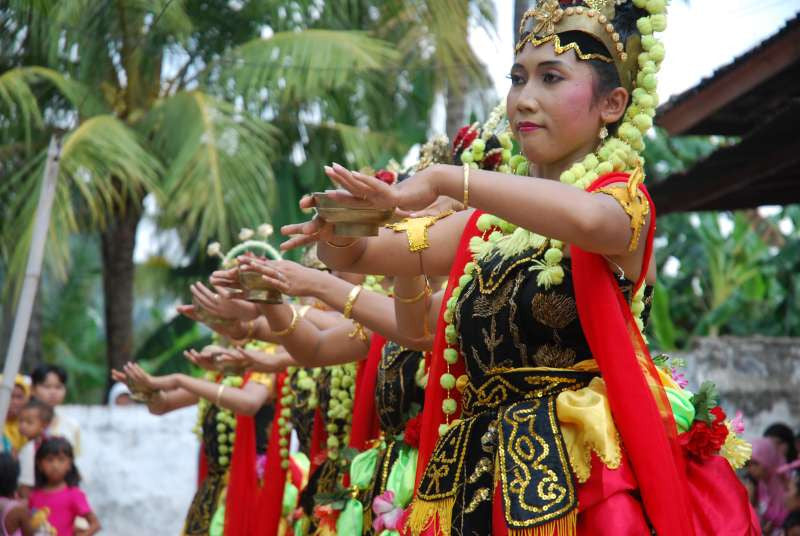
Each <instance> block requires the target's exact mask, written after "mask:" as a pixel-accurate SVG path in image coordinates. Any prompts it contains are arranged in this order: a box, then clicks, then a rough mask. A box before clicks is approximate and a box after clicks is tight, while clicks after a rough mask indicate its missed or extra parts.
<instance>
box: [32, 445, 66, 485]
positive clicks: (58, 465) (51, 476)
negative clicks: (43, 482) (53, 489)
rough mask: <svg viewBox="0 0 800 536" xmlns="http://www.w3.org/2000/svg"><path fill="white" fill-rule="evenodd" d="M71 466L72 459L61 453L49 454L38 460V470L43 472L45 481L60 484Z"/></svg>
mask: <svg viewBox="0 0 800 536" xmlns="http://www.w3.org/2000/svg"><path fill="white" fill-rule="evenodd" d="M71 468H72V459H70V457H69V456H67V455H66V454H63V453H60V452H59V453H58V454H50V455H49V456H45V457H44V458H43V459H42V460H40V461H39V470H40V471H41V472H42V473H43V474H44V476H45V478H46V479H47V482H49V483H51V484H60V483H61V482H63V481H64V478H65V477H66V476H67V473H68V472H69V470H70V469H71Z"/></svg>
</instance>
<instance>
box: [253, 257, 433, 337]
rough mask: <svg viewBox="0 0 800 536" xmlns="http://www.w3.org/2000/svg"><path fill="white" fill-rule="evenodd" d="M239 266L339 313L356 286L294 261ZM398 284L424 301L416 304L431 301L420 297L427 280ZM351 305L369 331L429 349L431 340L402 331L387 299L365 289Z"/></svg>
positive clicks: (403, 280)
mask: <svg viewBox="0 0 800 536" xmlns="http://www.w3.org/2000/svg"><path fill="white" fill-rule="evenodd" d="M240 266H241V269H242V270H253V271H256V272H258V273H260V274H261V275H262V277H263V278H264V280H265V281H266V282H267V283H268V284H270V285H271V286H273V287H274V288H276V289H278V290H280V291H281V292H282V293H284V294H288V295H290V296H314V297H315V298H317V299H318V300H320V301H322V302H324V303H326V304H328V305H329V306H330V307H332V308H333V309H335V310H337V311H340V312H344V308H345V306H346V304H347V303H348V301H349V297H350V293H351V292H352V291H353V288H354V286H355V285H353V284H352V283H349V282H347V281H345V280H343V279H341V278H339V277H336V276H334V275H331V274H328V273H326V272H321V271H319V270H314V269H312V268H306V267H304V266H302V265H299V264H297V263H294V262H291V261H259V260H257V259H252V258H249V259H242V264H241V265H240ZM397 285H400V288H401V292H407V293H408V294H411V293H412V292H413V294H414V296H418V295H419V296H421V297H422V299H421V300H419V301H418V302H416V303H417V305H418V304H419V303H422V302H425V301H426V300H427V298H428V296H426V295H421V294H420V291H424V289H425V287H424V278H421V277H419V276H417V277H413V278H403V277H399V278H397V279H396V280H395V286H397ZM351 305H352V308H351V311H350V317H351V318H353V319H354V320H355V321H356V322H359V323H360V324H362V325H363V326H365V327H366V328H368V329H369V330H370V331H374V332H377V333H380V334H381V335H383V336H384V337H386V338H388V339H391V340H393V341H395V342H397V343H398V344H401V345H403V346H406V347H408V348H413V349H419V350H427V349H429V348H430V342H431V341H430V340H428V339H425V338H424V337H421V336H420V337H415V336H409V335H408V334H407V333H406V331H405V330H403V329H400V327H399V326H398V323H397V319H396V317H395V311H394V307H395V305H394V303H393V301H392V299H391V298H389V297H388V296H385V295H383V294H380V293H377V292H372V291H369V290H366V289H362V290H361V291H360V292H359V294H358V296H357V299H356V300H355V301H353V303H352V304H351ZM423 305H424V303H423ZM309 312H310V311H309ZM289 322H291V317H290V320H289Z"/></svg>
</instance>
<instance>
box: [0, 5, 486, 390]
mask: <svg viewBox="0 0 800 536" xmlns="http://www.w3.org/2000/svg"><path fill="white" fill-rule="evenodd" d="M240 4H241V5H240V6H239V5H236V4H234V3H231V2H228V1H227V0H119V1H115V2H96V1H91V0H36V1H34V2H23V1H19V0H12V1H11V2H9V3H7V5H6V6H4V7H3V8H2V11H3V17H2V19H1V20H0V24H2V28H1V29H3V30H4V31H3V32H0V45H2V46H0V155H1V156H2V158H0V205H2V206H3V209H4V218H3V220H2V221H1V222H0V273H2V283H3V286H4V287H5V288H6V289H9V288H10V289H13V288H15V287H14V286H13V285H14V284H15V283H16V282H19V281H20V278H21V275H22V274H23V272H24V264H25V257H26V254H27V249H28V248H27V244H28V242H29V237H30V233H31V222H32V216H33V213H34V210H35V207H36V202H37V197H38V192H39V189H40V185H41V179H42V169H43V165H44V160H45V151H46V147H47V144H48V142H49V140H50V137H51V135H52V134H53V133H54V132H59V133H62V134H64V137H63V143H64V149H63V152H62V155H61V169H60V176H59V183H58V191H57V199H56V203H55V209H54V212H53V216H52V220H51V227H50V230H49V235H48V246H47V247H48V249H47V255H46V262H47V271H46V273H45V275H44V277H45V280H47V281H48V283H47V284H48V285H51V286H52V287H53V288H61V287H59V286H60V285H64V287H63V288H61V290H60V291H50V290H48V291H47V292H44V291H43V292H42V299H43V300H46V301H45V307H44V308H45V310H50V309H51V307H50V305H51V301H52V300H55V301H54V302H53V303H56V304H57V305H56V306H55V308H54V309H53V311H54V314H55V315H56V316H54V317H53V319H52V321H48V323H47V325H46V328H45V336H44V337H45V339H46V340H47V343H46V353H47V355H48V358H49V359H58V360H59V361H61V362H63V363H65V364H68V366H69V368H70V369H74V371H76V374H75V378H76V379H75V381H76V382H78V383H77V384H75V385H72V386H71V392H72V393H73V394H75V393H80V396H81V397H83V398H82V399H83V400H97V399H98V397H99V394H100V391H101V388H102V382H103V381H104V378H105V375H106V373H107V370H104V369H103V367H102V365H101V363H102V360H100V359H99V358H98V355H99V354H98V352H102V351H103V344H102V333H103V331H104V328H103V326H104V321H103V316H104V314H103V308H95V305H92V307H90V308H87V309H86V310H85V311H83V312H82V313H81V314H78V313H79V312H78V311H75V310H71V311H70V312H69V313H67V312H64V313H63V314H65V315H67V314H68V315H69V316H70V318H68V319H63V320H62V319H60V316H59V314H60V313H59V314H56V313H58V311H62V310H63V311H67V310H68V307H67V306H66V304H63V305H59V304H60V302H59V299H60V298H61V297H62V296H63V297H66V296H71V297H72V298H71V299H72V300H74V302H75V303H92V304H96V303H102V301H101V300H100V296H99V294H100V292H101V291H100V290H99V289H100V285H99V281H98V279H99V277H100V276H99V274H100V273H101V271H100V270H99V269H97V270H94V271H90V272H88V273H87V274H84V273H83V271H84V266H83V265H82V263H84V262H86V260H85V257H84V255H85V251H84V248H83V246H86V247H95V248H97V247H98V243H97V241H96V240H94V238H93V237H95V236H96V233H97V232H98V231H102V230H103V229H105V228H106V227H107V226H108V225H109V224H110V223H113V222H115V221H117V220H119V219H120V217H121V216H122V215H123V211H125V210H131V209H130V207H132V206H133V207H135V208H139V207H140V206H141V203H142V201H143V200H144V199H145V198H146V197H147V196H148V195H149V196H150V197H151V199H154V200H155V201H156V203H157V205H158V214H157V215H156V216H155V219H156V221H157V222H158V224H159V226H160V229H161V230H166V231H172V230H176V231H177V232H178V233H179V236H180V238H181V241H182V243H183V244H182V245H183V249H184V251H185V252H186V255H187V256H188V260H189V261H190V264H189V266H188V267H180V268H173V267H169V266H141V267H138V268H137V275H136V279H137V281H136V282H137V300H138V302H139V303H137V305H136V308H135V311H134V318H135V323H136V330H135V337H134V340H135V341H136V344H137V348H138V351H137V354H136V355H137V359H141V360H142V361H144V362H145V364H146V366H148V368H149V369H150V370H153V371H169V370H184V369H185V360H184V359H183V357H182V356H181V350H182V349H184V348H185V347H186V346H187V345H201V344H204V342H205V340H206V339H207V336H208V334H207V333H206V332H205V331H203V330H200V329H198V328H196V327H193V326H191V324H190V323H187V322H185V321H184V320H182V319H179V318H174V317H172V316H171V314H166V313H165V311H166V310H167V309H168V308H171V307H172V306H174V304H175V303H176V302H178V301H181V300H185V299H186V298H187V296H186V295H185V291H182V292H177V293H176V292H172V291H169V290H166V291H165V290H164V288H165V287H160V288H156V287H153V286H151V285H150V284H149V283H156V282H158V281H169V283H165V285H169V286H167V287H166V288H183V289H185V284H186V276H187V275H188V273H187V272H190V271H192V270H194V269H195V268H197V267H201V268H202V269H200V270H198V271H197V272H194V273H192V276H193V277H194V278H195V279H197V278H201V277H205V276H206V275H207V273H208V271H209V269H210V268H211V267H210V266H206V264H207V262H206V261H205V260H203V259H204V249H205V247H204V246H205V243H206V242H207V241H208V240H209V239H215V240H219V241H221V242H223V243H227V244H230V243H231V242H233V241H234V240H235V236H236V234H237V233H238V230H239V228H240V227H245V226H247V227H253V226H255V225H258V224H260V223H262V222H270V221H271V222H272V223H273V224H274V225H275V227H278V226H279V225H280V224H283V223H287V222H290V221H297V220H298V219H299V218H302V217H304V215H301V214H300V213H299V211H298V208H297V199H298V198H299V197H300V195H301V194H303V193H306V192H309V191H313V190H318V189H321V188H324V187H326V186H327V179H326V178H325V176H324V174H322V173H321V172H320V168H321V164H322V163H325V162H330V161H337V162H340V163H342V164H345V165H348V166H351V167H360V166H365V165H372V166H376V165H377V166H380V165H383V164H385V163H386V162H387V161H388V160H389V159H390V158H392V157H396V158H400V157H402V155H403V154H405V153H406V152H407V150H408V149H409V148H410V147H411V146H412V145H413V144H415V143H419V142H422V141H424V139H425V136H426V133H427V129H428V124H429V113H430V110H431V108H432V106H433V102H434V98H435V95H436V93H437V91H440V90H442V88H443V87H444V86H445V84H448V83H455V82H457V81H461V80H462V79H463V78H464V77H465V76H466V78H467V85H468V86H470V87H471V88H472V89H473V90H475V91H476V92H480V90H481V89H485V88H488V87H489V83H488V77H487V76H486V74H485V72H484V68H483V66H481V65H480V63H479V62H478V61H477V58H476V56H475V54H474V53H473V51H472V50H470V49H469V46H468V44H467V42H466V31H465V29H466V27H467V19H468V17H471V18H473V20H477V21H479V22H480V23H482V24H483V25H485V26H489V25H491V18H490V17H489V16H488V15H489V14H490V10H489V8H488V3H487V2H486V1H485V0H428V1H422V0H413V1H406V0H347V1H346V2H323V3H320V2H318V1H314V0H300V1H297V2H292V3H288V4H287V3H286V2H280V1H264V2H243V3H240ZM262 34H263V35H265V36H266V37H265V38H262V37H261V36H262ZM77 233H80V235H79V236H81V237H84V238H90V237H92V238H91V239H88V240H86V241H85V242H84V244H83V245H82V247H80V248H77V247H76V245H75V244H74V243H73V241H72V240H71V239H70V237H71V236H78V235H77ZM87 244H88V245H87ZM73 255H74V256H73ZM198 255H199V256H200V260H198V259H197V256H198ZM98 262H99V261H98ZM76 272H81V274H82V275H81V277H82V278H83V277H86V278H89V280H91V283H88V282H86V281H84V282H83V283H81V284H80V285H79V281H82V279H75V277H74V273H76ZM148 279H149V280H150V281H149V283H148V284H140V282H141V281H145V280H148ZM69 285H77V286H76V287H75V288H74V289H73V287H71V286H69ZM81 285H82V286H81ZM71 289H72V290H71ZM5 296H6V299H10V298H11V297H12V296H11V295H9V294H6V295H5ZM73 322H74V323H75V324H76V325H78V324H79V325H80V328H78V327H76V328H75V329H74V330H73V331H70V332H69V333H66V332H64V328H62V326H68V325H70V323H73ZM90 326H91V328H90ZM110 358H111V356H109V359H110ZM71 396H72V395H71Z"/></svg>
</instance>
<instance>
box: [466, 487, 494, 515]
mask: <svg viewBox="0 0 800 536" xmlns="http://www.w3.org/2000/svg"><path fill="white" fill-rule="evenodd" d="M491 496H492V493H491V492H490V491H489V488H478V489H476V490H475V493H474V494H473V495H472V500H471V501H469V504H468V505H467V507H466V508H464V513H465V514H471V513H472V512H474V511H475V510H477V509H478V505H479V504H481V503H482V502H483V501H488V500H489V497H491Z"/></svg>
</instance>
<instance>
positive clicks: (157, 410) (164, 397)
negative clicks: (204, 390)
mask: <svg viewBox="0 0 800 536" xmlns="http://www.w3.org/2000/svg"><path fill="white" fill-rule="evenodd" d="M130 365H131V363H128V364H126V365H125V366H124V367H123V371H119V370H112V371H111V377H112V378H114V380H116V381H118V382H123V383H126V384H128V385H130V386H131V391H142V392H144V391H148V390H149V391H154V392H152V395H151V396H150V398H149V399H148V400H147V402H146V405H147V409H148V410H149V411H150V413H152V414H153V415H164V414H166V413H169V412H171V411H175V410H176V409H181V408H185V407H188V406H193V405H195V404H197V395H195V394H194V393H190V392H189V391H187V390H185V389H173V390H171V391H168V392H165V391H155V390H154V389H151V388H149V387H147V386H146V385H145V384H144V383H141V382H139V381H137V380H136V379H135V377H134V376H132V375H131V374H129V372H128V369H129V366H130ZM137 367H138V365H137Z"/></svg>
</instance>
